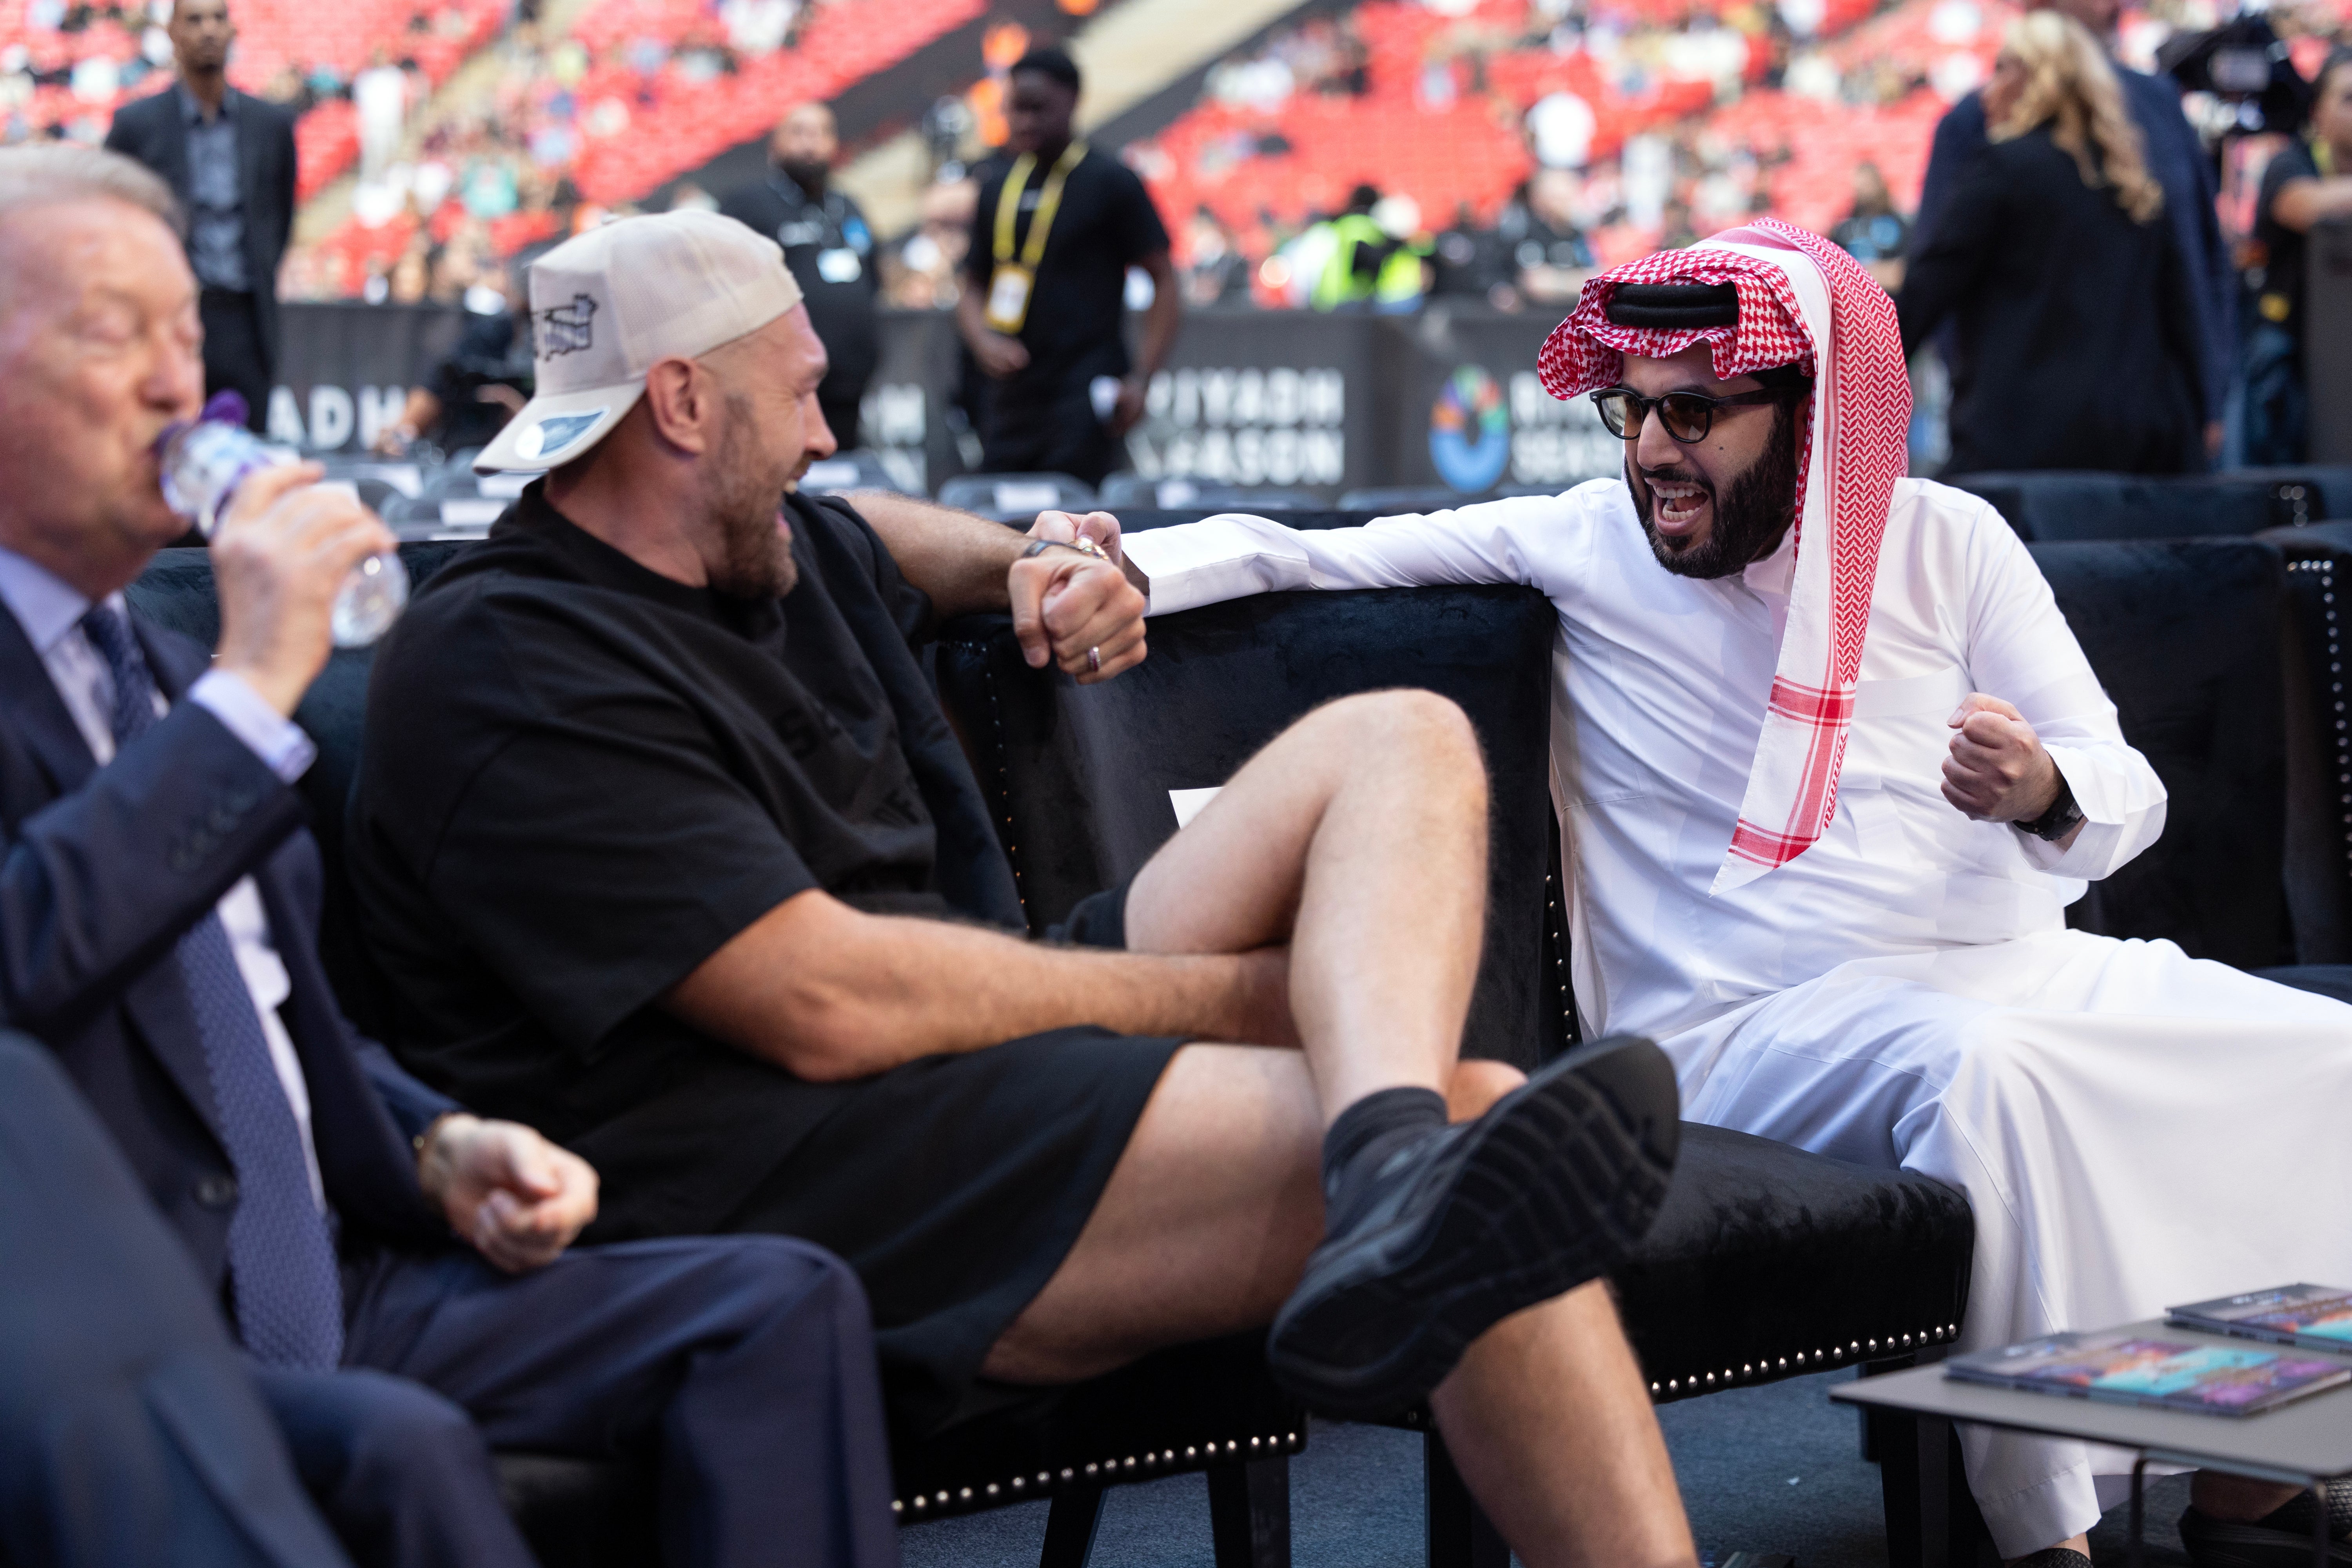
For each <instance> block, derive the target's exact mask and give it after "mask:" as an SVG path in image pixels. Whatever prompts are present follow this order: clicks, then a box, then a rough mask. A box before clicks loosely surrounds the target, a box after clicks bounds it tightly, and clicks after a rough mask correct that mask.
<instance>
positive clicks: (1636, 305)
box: [1607, 283, 1739, 331]
mask: <svg viewBox="0 0 2352 1568" xmlns="http://www.w3.org/2000/svg"><path fill="white" fill-rule="evenodd" d="M1607 314H1608V317H1609V321H1610V323H1611V324H1612V326H1619V327H1655V328H1660V329H1663V330H1664V331H1696V330H1697V329H1699V328H1703V327H1730V326H1737V325H1738V322H1739V290H1738V289H1735V288H1733V287H1732V286H1731V285H1730V284H1728V283H1620V284H1619V285H1617V287H1616V289H1613V290H1612V292H1611V293H1610V296H1609V307H1608V310H1607Z"/></svg>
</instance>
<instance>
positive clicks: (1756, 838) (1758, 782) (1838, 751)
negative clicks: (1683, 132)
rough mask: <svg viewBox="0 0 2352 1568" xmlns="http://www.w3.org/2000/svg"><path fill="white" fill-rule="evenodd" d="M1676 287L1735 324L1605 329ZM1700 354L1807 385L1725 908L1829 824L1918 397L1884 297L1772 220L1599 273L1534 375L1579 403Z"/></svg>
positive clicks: (1721, 874) (1719, 884) (1830, 252)
mask: <svg viewBox="0 0 2352 1568" xmlns="http://www.w3.org/2000/svg"><path fill="white" fill-rule="evenodd" d="M1680 282H1689V283H1706V284H1717V285H1719V284H1724V283H1728V284H1730V285H1732V287H1733V288H1734V289H1736V290H1737V291H1738V295H1739V314H1738V322H1737V324H1736V325H1733V326H1727V327H1702V328H1684V329H1672V330H1668V329H1661V328H1646V327H1626V326H1619V325H1616V324H1614V323H1612V322H1611V321H1610V320H1609V319H1608V316H1607V314H1606V311H1607V308H1608V303H1609V299H1610V296H1611V295H1612V294H1613V293H1614V292H1615V291H1616V289H1617V286H1618V285H1619V284H1622V283H1680ZM1702 340H1704V341H1705V342H1707V344H1708V345H1709V347H1710V349H1711V350H1712V352H1713V354H1714V359H1715V374H1717V375H1718V376H1720V377H1722V378H1724V379H1725V380H1729V379H1730V378H1732V377H1734V376H1740V375H1749V374H1754V373H1755V372H1757V371H1760V370H1767V369H1769V368H1770V367H1772V366H1774V365H1781V364H1791V363H1805V364H1806V366H1807V368H1808V369H1809V370H1811V372H1812V374H1813V377H1814V380H1813V395H1812V403H1811V410H1810V414H1811V418H1810V420H1809V422H1808V430H1807V433H1806V435H1805V437H1804V438H1803V439H1802V440H1801V443H1800V447H1799V452H1798V459H1797V523H1796V533H1797V542H1796V576H1795V579H1794V581H1793V582H1792V583H1791V584H1790V590H1789V621H1788V628H1787V630H1786V631H1785V632H1784V633H1783V634H1782V635H1781V638H1780V662H1779V664H1778V666H1777V667H1776V668H1775V670H1774V672H1773V678H1772V698H1771V706H1770V708H1769V710H1768V711H1767V713H1766V714H1765V718H1764V732H1763V734H1762V736H1761V737H1760V738H1759V740H1758V742H1757V744H1756V760H1755V762H1754V763H1753V764H1752V765H1751V766H1750V767H1749V769H1748V789H1747V793H1746V794H1745V795H1744V796H1743V797H1742V798H1741V801H1740V806H1739V824H1738V826H1737V827H1736V828H1734V829H1733V831H1732V836H1731V845H1730V847H1729V849H1728V850H1727V852H1726V854H1725V856H1724V860H1723V865H1722V867H1721V868H1720V869H1718V870H1717V873H1716V878H1715V885H1714V887H1713V888H1712V889H1710V893H1711V894H1719V893H1726V892H1729V891H1731V890H1733V889H1737V888H1740V887H1744V886H1746V885H1747V884H1748V883H1749V882H1752V881H1754V880H1755V879H1757V878H1759V877H1760V876H1762V875H1764V873H1766V872H1767V871H1769V870H1771V869H1773V868H1775V867H1779V866H1785V865H1787V864H1788V863H1789V862H1790V861H1791V860H1793V859H1795V858H1797V857H1798V856H1800V855H1801V854H1803V853H1804V852H1805V851H1806V850H1807V849H1808V848H1810V847H1811V846H1812V843H1813V841H1814V840H1815V839H1817V838H1819V837H1821V836H1822V832H1823V831H1824V830H1825V829H1826V828H1827V827H1828V826H1829V823H1830V818H1831V816H1832V813H1833V812H1834V811H1835V810H1836V807H1837V784H1838V769H1839V767H1840V765H1841V764H1842V763H1843V762H1844V760H1845V746H1846V738H1847V735H1848V733H1849V732H1850V731H1851V730H1852V728H1853V684H1854V676H1855V672H1856V671H1857V670H1858V669H1860V668H1861V666H1862V640H1863V633H1864V630H1865V629H1866V628H1867V626H1869V623H1870V595H1871V589H1872V586H1873V584H1875V582H1876V581H1877V578H1878V547H1879V542H1880V540H1881V539H1882V538H1883V537H1884V536H1885V532H1886V511H1887V507H1888V505H1889V503H1890V502H1891V500H1893V497H1894V493H1895V480H1896V479H1900V478H1902V477H1903V475H1904V473H1905V472H1906V469H1907V468H1908V449H1907V448H1908V440H1907V438H1908V434H1909V429H1910V424H1911V382H1910V377H1909V375H1908V374H1907V373H1906V369H1905V367H1904V361H1903V335H1902V331H1901V329H1900V327H1899V326H1898V325H1897V324H1896V321H1895V302H1894V301H1893V300H1890V299H1888V298H1887V296H1886V291H1885V289H1881V288H1880V287H1879V286H1878V285H1877V284H1876V283H1875V282H1874V281H1872V279H1871V277H1870V275H1869V274H1868V273H1866V272H1864V270H1863V269H1862V268H1861V266H1860V265H1859V264H1858V263H1856V262H1855V261H1854V259H1853V258H1852V257H1850V256H1848V255H1847V254H1846V253H1845V252H1844V251H1843V250H1841V249H1839V248H1838V247H1836V246H1835V245H1833V244H1832V243H1831V242H1830V241H1828V240H1826V239H1823V238H1822V237H1821V236H1820V235H1817V234H1811V233H1809V232H1807V231H1806V230H1804V229H1801V228H1798V227H1796V226H1794V225H1792V224H1787V223H1783V222H1781V221H1780V219H1778V218H1760V219H1759V220H1757V221H1756V222H1754V223H1751V224H1748V225H1747V226H1743V227H1740V228H1736V229H1730V230H1727V231H1726V232H1724V233H1722V234H1718V235H1717V236H1715V237H1713V238H1712V239H1708V240H1706V241H1704V242H1702V243H1700V244H1698V245H1695V246H1692V247H1690V248H1688V249H1686V250H1665V251H1660V252H1659V253H1658V254H1656V255H1654V256H1649V257H1644V258H1642V259H1641V260H1639V261H1635V262H1630V263H1628V264H1627V265H1625V266H1623V267H1620V268H1615V269H1614V270H1612V271H1609V272H1604V273H1602V274H1601V276H1600V277H1598V278H1595V279H1593V280H1592V281H1591V282H1590V283H1587V284H1586V285H1585V286H1584V293H1583V297H1582V298H1581V299H1580V300H1578V302H1577V307H1576V310H1575V311H1574V312H1573V313H1572V314H1570V316H1569V318H1568V320H1566V321H1562V322H1561V323H1560V324H1559V327H1558V329H1557V330H1555V331H1553V332H1552V334H1551V336H1550V338H1549V339H1548V340H1547V341H1546V342H1545V343H1544V346H1543V353H1541V355H1539V356H1538V360H1537V365H1538V370H1539V371H1540V372H1541V374H1542V377H1543V384H1544V390H1546V391H1547V392H1549V393H1550V394H1551V395H1553V396H1554V397H1559V398H1570V397H1580V396H1581V395H1584V394H1585V393H1588V392H1591V391H1593V390H1595V389H1596V388H1599V387H1603V386H1612V385H1614V384H1616V383H1617V381H1618V379H1619V377H1620V374H1621V369H1622V355H1624V354H1628V353H1632V354H1638V355H1641V356H1643V357H1644V358H1650V359H1662V358H1664V357H1665V356H1666V355H1669V354H1675V353H1681V352H1682V351H1683V350H1684V349H1686V348H1688V347H1689V346H1690V345H1691V344H1693V343H1695V342H1700V341H1702ZM1823 344H1826V345H1827V353H1823V352H1822V345H1823ZM1816 474H1819V475H1820V476H1821V482H1820V483H1818V484H1816V483H1814V482H1812V477H1813V476H1814V475H1816ZM1817 546H1818V547H1817Z"/></svg>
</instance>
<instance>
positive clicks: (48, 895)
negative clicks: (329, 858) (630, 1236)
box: [0, 610, 457, 1289]
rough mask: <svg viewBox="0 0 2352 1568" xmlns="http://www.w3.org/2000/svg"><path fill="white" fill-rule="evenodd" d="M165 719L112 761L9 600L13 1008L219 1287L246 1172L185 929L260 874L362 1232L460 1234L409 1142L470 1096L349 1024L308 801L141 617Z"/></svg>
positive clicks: (7, 759) (6, 840) (315, 1090)
mask: <svg viewBox="0 0 2352 1568" xmlns="http://www.w3.org/2000/svg"><path fill="white" fill-rule="evenodd" d="M132 624H133V625H134V626H136V627H137V628H138V634H139V637H140V641H141V643H142V646H143V647H145V649H146V651H147V658H148V662H149V664H150V665H151V666H152V668H153V669H154V670H155V673H156V679H157V684H158V685H160V686H161V687H162V688H163V691H164V694H165V696H166V697H167V698H169V699H170V700H171V701H172V704H173V706H172V710H171V713H170V715H169V716H168V717H166V718H164V719H163V720H161V721H158V722H157V723H156V724H155V726H154V727H153V728H152V729H151V730H149V731H147V732H146V733H145V734H143V735H142V736H140V737H139V738H138V739H137V740H135V741H133V742H131V744H129V745H127V746H125V747H124V748H123V749H122V750H121V752H120V753H119V754H118V755H117V756H116V758H115V760H114V761H113V762H112V763H110V764H108V765H107V766H106V767H104V768H100V767H99V766H98V765H97V763H96V762H95V760H94V759H93V758H92V757H91V755H90V752H89V745H88V744H87V743H86V742H84V741H83V740H82V737H81V731H79V729H78V728H76V727H75V724H74V721H73V716H72V714H71V713H70V712H69V711H68V710H67V708H66V705H65V700H64V699H63V698H62V697H60V696H59V695H58V690H57V688H56V687H55V686H54V685H53V684H52V683H51V682H50V679H49V676H48V671H47V668H45V667H44V666H43V665H42V663H41V660H40V658H39V656H38V655H37V654H36V653H35V652H34V651H33V646H32V643H31V641H30V640H29V639H28V638H27V637H26V636H25V634H24V631H23V630H22V628H20V627H19V626H17V624H16V618H15V617H14V616H10V615H8V614H7V613H6V612H5V610H0V1023H5V1024H6V1025H8V1026H13V1027H16V1028H19V1029H22V1030H24V1031H25V1032H26V1033H27V1034H29V1035H32V1036H33V1037H36V1038H37V1039H39V1040H40V1041H42V1042H43V1043H44V1044H46V1045H47V1046H48V1047H49V1048H50V1049H52V1050H54V1051H56V1052H57V1054H58V1059H59V1060H60V1061H61V1062H63V1064H64V1066H65V1068H66V1070H67V1072H68V1073H69V1074H70V1075H71V1076H72V1077H73V1079H74V1080H75V1081H76V1082H77V1083H78V1084H79V1086H80V1087H81V1089H82V1092H83V1093H84V1094H85V1095H86V1096H87V1097H88V1098H89V1102H90V1105H91V1107H92V1109H93V1110H96V1111H97V1113H98V1118H99V1120H100V1121H101V1122H102V1123H103V1124H104V1125H105V1126H106V1128H107V1130H108V1131H110V1132H111V1133H112V1134H113V1135H114V1139H115V1142H117V1143H118V1144H119V1145H120V1146H121V1150H122V1152H123V1153H124V1154H125V1155H126V1156H127V1157H128V1158H129V1160H130V1163H131V1168H132V1170H133V1171H134V1172H136V1173H137V1175H138V1178H139V1182H140V1184H141V1185H142V1186H143V1187H144V1188H145V1189H146V1190H147V1193H148V1194H149V1195H150V1196H151V1197H152V1198H153V1199H154V1201H155V1204H156V1205H157V1206H158V1207H159V1208H160V1209H161V1210H162V1211H163V1217H164V1219H165V1221H166V1222H167V1223H168V1224H169V1225H170V1226H172V1228H173V1229H174V1230H175V1231H177V1232H178V1233H179V1235H180V1237H181V1238H182V1239H183V1240H184V1241H185V1242H186V1243H187V1245H188V1247H189V1250H190V1251H191V1252H192V1253H193V1254H194V1258H195V1260H196V1266H197V1268H198V1270H199V1271H200V1273H201V1274H202V1276H203V1278H204V1279H205V1281H206V1283H207V1284H208V1285H210V1286H212V1287H214V1288H215V1289H217V1288H218V1287H219V1286H220V1284H221V1283H222V1281H223V1279H224V1278H225V1276H226V1268H227V1249H228V1222H229V1216H230V1215H231V1214H232V1213H233V1212H234V1211H235V1209H236V1182H235V1180H234V1178H233V1175H232V1173H231V1170H230V1166H229V1161H228V1155H227V1153H226V1151H225V1150H224V1148H223V1146H222V1143H221V1140H220V1136H219V1133H218V1131H217V1129H218V1126H219V1119H218V1116H217V1114H216V1112H215V1109H214V1102H213V1096H212V1087H211V1080H210V1078H209V1075H208V1074H207V1072H206V1070H205V1055H204V1044H203V1040H202V1038H201V1037H199V1036H198V1034H197V1032H196V1020H195V1014H194V1010H193V1008H192V1007H191V1006H190V1005H189V1001H188V995H187V990H186V986H185V984H184V982H183V981H182V979H181V974H180V970H179V966H178V965H177V964H176V963H173V953H174V944H175V943H176V942H178V940H179V938H180V936H181V935H182V933H184V931H187V929H188V928H189V927H190V926H191V925H193V924H194V922H195V921H197V920H199V919H201V918H202V917H203V916H204V915H205V912H206V911H207V910H211V909H212V907H213V906H214V905H215V903H217V902H219V900H220V899H221V897H222V895H224V894H225V893H226V892H227V891H228V889H230V888H231V887H233V886H235V885H236V880H237V879H238V878H240V877H244V876H247V875H250V876H252V877H253V878H254V879H255V881H256V883H257V886H258V887H259V889H260V892H261V900H262V903H263V905H264V906H265V908H266V909H267V910H268V914H269V926H270V931H271V935H272V939H273V941H274V942H275V944H276V946H277V949H278V955H279V956H280V957H281V958H282V959H284V961H285V963H286V970H287V973H288V975H289V977H290V978H291V980H292V982H293V993H292V994H291V996H290V997H289V999H288V1001H287V1002H286V1004H285V1005H284V1006H283V1007H282V1008H281V1009H280V1012H279V1016H280V1017H282V1018H283V1019H284V1020H285V1023H286V1026H287V1032H288V1033H289V1035H290V1036H291V1037H292V1038H293V1041H294V1047H295V1050H296V1052H297V1053H298V1055H299V1057H300V1058H301V1063H302V1072H303V1076H304V1077H305V1079H308V1081H309V1086H310V1117H311V1136H312V1140H313V1142H315V1143H316V1145H317V1148H318V1153H319V1163H320V1171H321V1173H322V1174H323V1175H324V1177H325V1180H326V1187H327V1197H328V1201H329V1202H331V1204H333V1205H334V1206H335V1209H336V1211H337V1213H338V1214H339V1215H341V1220H342V1224H343V1226H344V1227H345V1229H346V1231H350V1230H352V1228H353V1227H357V1228H358V1229H359V1231H360V1232H361V1233H362V1234H365V1235H370V1236H374V1237H381V1238H383V1239H384V1240H387V1241H391V1242H394V1243H396V1244H401V1245H408V1246H432V1245H436V1244H440V1243H446V1241H447V1240H448V1231H447V1229H446V1226H444V1225H443V1224H442V1223H441V1222H440V1221H439V1219H438V1218H437V1217H436V1215H435V1214H434V1213H433V1212H432V1210H431V1209H430V1208H429V1207H428V1205H426V1203H425V1198H424V1195H423V1194H422V1193H421V1192H419V1190H418V1188H417V1184H416V1166H415V1156H414V1154H413V1153H412V1152H411V1149H410V1144H409V1139H410V1138H411V1137H413V1136H414V1135H415V1133H416V1132H418V1131H422V1130H423V1129H424V1127H425V1124H426V1123H428V1122H430V1121H432V1119H433V1118H434V1117H435V1116H437V1115H439V1114H441V1113H442V1112H444V1111H448V1110H456V1109H457V1106H456V1104H455V1102H453V1101H451V1100H447V1099H446V1098H444V1097H443V1096H441V1095H439V1094H436V1093H435V1092H434V1091H432V1090H431V1089H426V1088H425V1086H424V1085H422V1084H420V1083H418V1082H417V1081H416V1080H415V1079H412V1078H410V1077H409V1076H408V1075H407V1074H406V1073H404V1072H403V1071H401V1069H400V1068H398V1067H397V1066H395V1065H394V1062H393V1060H392V1058H391V1057H390V1056H389V1055H388V1054H387V1053H386V1052H385V1051H384V1050H383V1047H381V1046H377V1045H374V1044H373V1043H372V1042H369V1041H365V1040H362V1039H360V1038H358V1037H356V1036H355V1035H353V1034H352V1030H351V1028H350V1026H348V1025H347V1024H345V1023H344V1021H343V1018H342V1015H341V1012H340V1011H338V1010H337V1007H336V1005H335V998H334V994H333V993H332V992H331V991H330V990H329V988H328V984H327V978H326V974H325V972H324V971H323V970H322V969H321V968H320V964H319V957H318V949H317V931H318V917H319V902H320V894H321V888H320V862H319V851H318V847H317V846H316V845H315V844H313V843H312V842H311V839H310V834H309V833H308V832H307V831H305V830H304V827H303V823H304V822H305V820H306V819H307V817H308V808H307V807H306V806H305V805H303V803H302V800H301V797H300V796H299V795H298V794H297V793H296V792H295V790H294V788H293V787H292V786H291V785H289V784H285V783H283V782H282V781H280V780H279V779H278V775H277V774H276V773H272V772H271V771H270V770H269V768H268V765H267V764H266V763H263V762H262V761H261V759H260V758H258V757H257V756H255V755H254V753H253V752H252V750H251V749H250V748H249V747H247V745H246V744H245V743H244V742H241V741H239V740H238V739H237V738H236V736H235V735H234V734H232V733H230V732H229V731H228V729H227V728H226V726H224V725H223V724H222V723H221V722H220V721H219V720H218V719H215V717H214V716H213V715H212V714H211V713H210V712H209V711H207V710H205V709H204V708H202V707H200V706H198V705H197V704H195V703H193V702H183V701H181V700H180V699H181V697H182V696H183V695H184V693H185V691H186V689H187V687H188V685H189V683H190V682H192V681H193V680H194V679H195V678H196V677H197V676H198V675H201V674H202V673H203V672H204V669H205V663H206V659H205V653H204V650H203V649H201V648H199V647H197V646H196V645H195V644H194V643H192V642H190V641H188V640H187V639H185V638H184V637H179V636H177V635H175V634H173V633H171V632H167V631H164V630H162V629H161V628H159V627H156V626H150V625H147V624H144V623H142V622H140V621H139V620H138V619H137V617H135V616H134V617H133V620H132Z"/></svg>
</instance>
